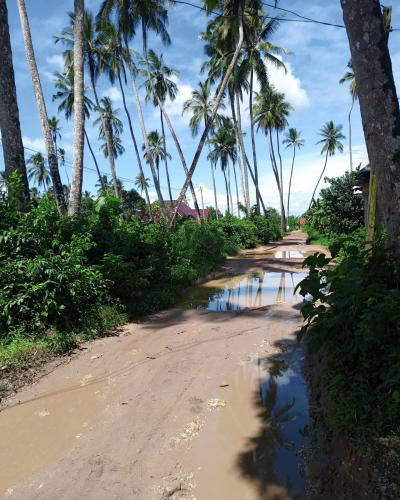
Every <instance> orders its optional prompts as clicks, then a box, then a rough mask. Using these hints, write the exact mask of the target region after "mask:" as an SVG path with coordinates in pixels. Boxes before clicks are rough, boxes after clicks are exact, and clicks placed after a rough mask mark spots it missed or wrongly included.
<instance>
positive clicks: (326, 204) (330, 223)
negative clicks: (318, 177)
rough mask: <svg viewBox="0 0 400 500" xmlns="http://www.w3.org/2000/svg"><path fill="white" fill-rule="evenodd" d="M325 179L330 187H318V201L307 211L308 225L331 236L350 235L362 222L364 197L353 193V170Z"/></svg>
mask: <svg viewBox="0 0 400 500" xmlns="http://www.w3.org/2000/svg"><path fill="white" fill-rule="evenodd" d="M325 180H327V181H328V182H329V184H330V186H329V187H327V188H325V189H322V190H321V193H320V196H319V198H318V200H316V201H315V202H314V204H313V205H312V207H311V208H310V209H309V210H308V211H307V212H306V214H305V218H306V220H307V224H308V226H309V227H310V228H311V229H313V230H315V231H318V232H319V233H322V234H324V235H326V236H328V237H330V238H332V237H335V236H336V235H340V234H347V235H349V234H352V233H353V232H354V231H355V230H356V229H358V228H360V227H362V225H363V222H364V208H363V200H362V197H361V195H360V194H358V193H355V192H354V184H355V173H354V172H352V173H350V172H346V173H345V174H344V175H342V176H341V177H336V178H332V179H329V178H326V179H325Z"/></svg>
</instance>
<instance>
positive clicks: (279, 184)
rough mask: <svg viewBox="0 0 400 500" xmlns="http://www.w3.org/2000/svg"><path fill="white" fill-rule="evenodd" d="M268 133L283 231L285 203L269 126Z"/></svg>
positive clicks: (284, 228)
mask: <svg viewBox="0 0 400 500" xmlns="http://www.w3.org/2000/svg"><path fill="white" fill-rule="evenodd" d="M268 135H269V152H270V158H271V165H272V170H273V172H274V176H275V180H276V185H277V186H278V193H279V202H280V207H281V231H282V232H285V231H286V220H285V205H284V202H283V191H282V186H281V182H280V177H279V171H278V166H277V163H276V157H275V150H274V143H273V141H272V130H271V128H270V129H269V133H268Z"/></svg>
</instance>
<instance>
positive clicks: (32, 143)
mask: <svg viewBox="0 0 400 500" xmlns="http://www.w3.org/2000/svg"><path fill="white" fill-rule="evenodd" d="M22 143H23V145H24V147H26V148H29V149H32V150H34V151H35V152H36V151H39V152H40V153H45V152H46V147H45V145H44V140H43V138H42V137H37V138H34V139H32V138H31V137H27V136H23V137H22ZM28 153H32V154H33V151H28Z"/></svg>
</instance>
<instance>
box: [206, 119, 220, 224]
mask: <svg viewBox="0 0 400 500" xmlns="http://www.w3.org/2000/svg"><path fill="white" fill-rule="evenodd" d="M204 126H207V121H206V120H205V121H204ZM207 144H208V151H209V153H210V155H211V146H210V143H209V142H208V137H207ZM210 166H211V176H212V182H213V190H214V205H215V216H216V218H217V220H218V217H219V216H218V201H217V187H216V184H215V167H214V165H213V163H212V161H210Z"/></svg>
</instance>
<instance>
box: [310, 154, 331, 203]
mask: <svg viewBox="0 0 400 500" xmlns="http://www.w3.org/2000/svg"><path fill="white" fill-rule="evenodd" d="M328 153H329V151H328V150H326V154H325V162H324V168H323V169H322V172H321V175H320V176H319V178H318V182H317V184H316V185H315V188H314V191H313V194H312V196H311V201H310V205H309V206H308V209H310V208H311V205H312V204H313V201H314V198H315V193H316V192H317V189H318V186H319V183H320V182H321V179H322V177H323V175H324V173H325V170H326V165H327V163H328Z"/></svg>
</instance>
